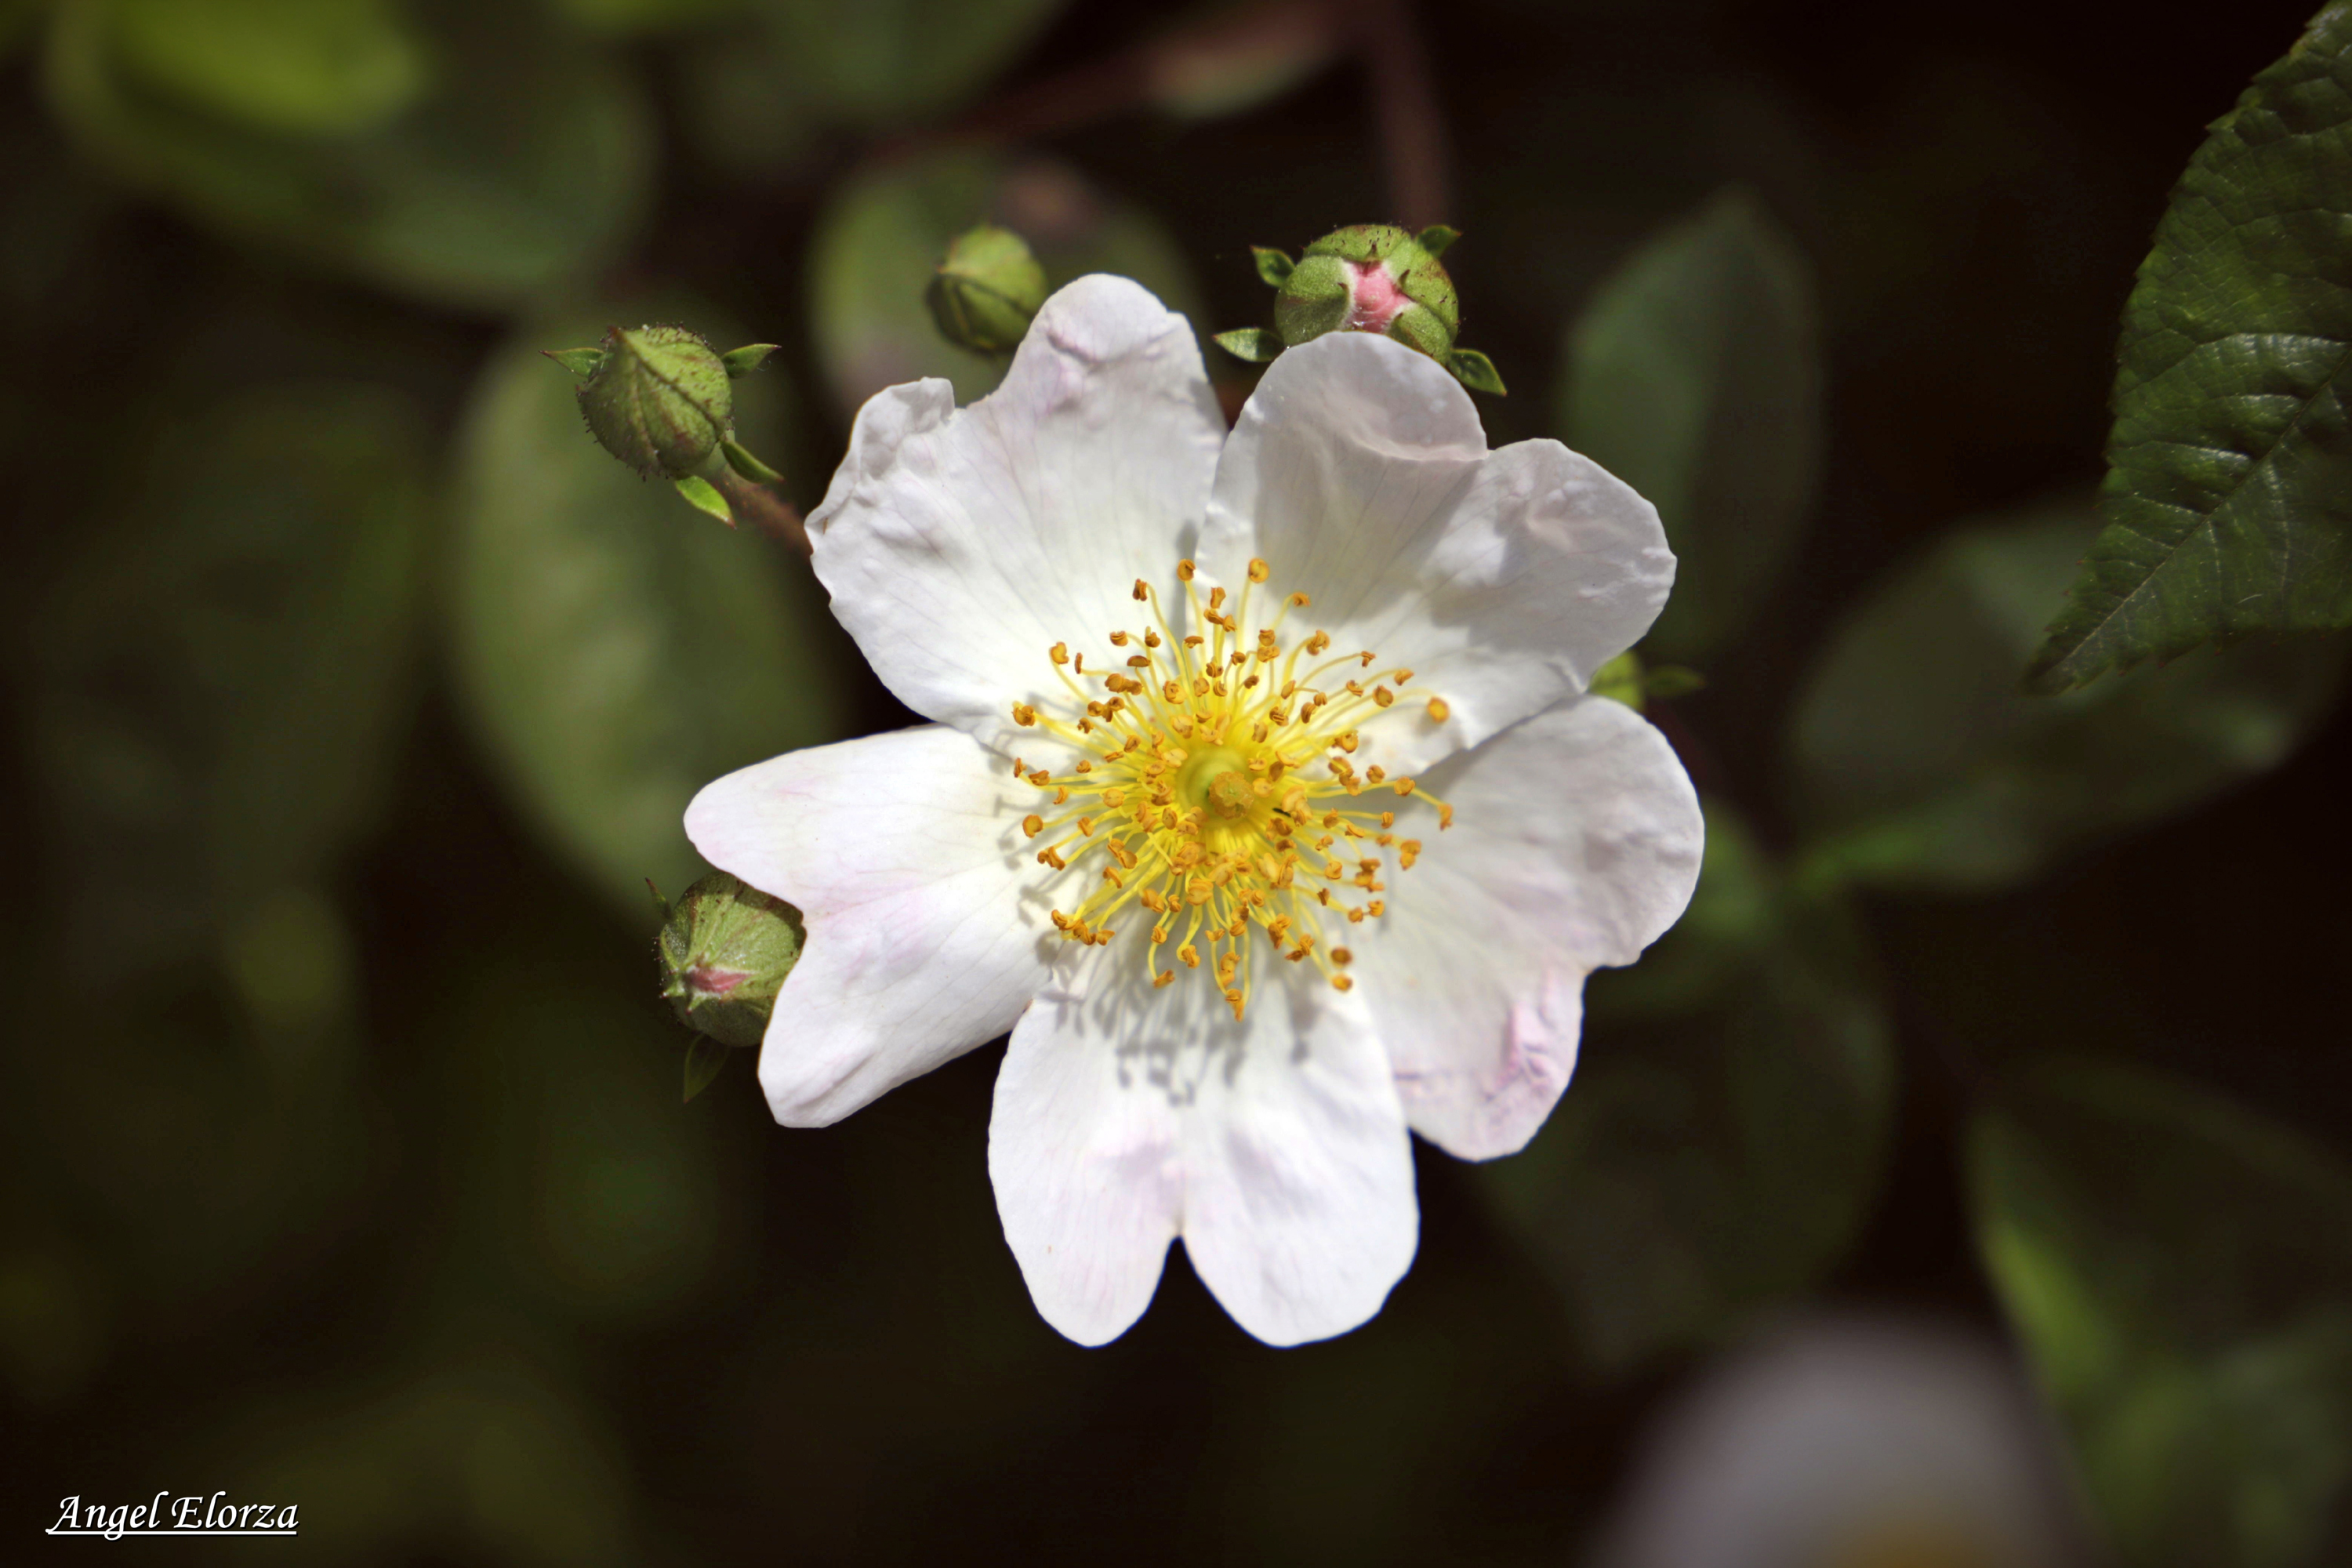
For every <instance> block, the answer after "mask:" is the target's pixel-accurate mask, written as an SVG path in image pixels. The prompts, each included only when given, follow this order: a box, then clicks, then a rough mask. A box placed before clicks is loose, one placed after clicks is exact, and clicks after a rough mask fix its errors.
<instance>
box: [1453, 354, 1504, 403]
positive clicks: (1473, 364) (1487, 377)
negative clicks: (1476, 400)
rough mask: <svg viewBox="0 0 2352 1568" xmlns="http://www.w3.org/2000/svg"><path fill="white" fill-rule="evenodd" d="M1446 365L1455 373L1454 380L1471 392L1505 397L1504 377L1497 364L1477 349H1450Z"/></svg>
mask: <svg viewBox="0 0 2352 1568" xmlns="http://www.w3.org/2000/svg"><path fill="white" fill-rule="evenodd" d="M1444 364H1445V368H1446V369H1447V370H1449V371H1451V372H1453V373H1454V380H1456V381H1458V382H1460V383H1461V384H1463V385H1465V386H1466V387H1468V388H1469V389H1470V390H1471V391H1473V392H1486V393H1492V394H1493V395H1496V397H1501V396H1503V395H1504V392H1503V377H1502V375H1501V374H1500V373H1499V372H1497V371H1496V369H1495V362H1494V361H1493V360H1490V359H1488V358H1487V357H1486V355H1485V354H1482V353H1479V352H1478V351H1477V350H1476V349H1449V350H1447V351H1446V354H1445V360H1444Z"/></svg>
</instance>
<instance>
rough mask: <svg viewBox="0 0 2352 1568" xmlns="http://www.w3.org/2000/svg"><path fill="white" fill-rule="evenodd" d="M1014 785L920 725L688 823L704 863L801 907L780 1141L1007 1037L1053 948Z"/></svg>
mask: <svg viewBox="0 0 2352 1568" xmlns="http://www.w3.org/2000/svg"><path fill="white" fill-rule="evenodd" d="M1010 783H1011V780H1010V776H1009V773H1008V770H1007V769H1006V768H1005V767H1004V766H1003V765H1001V764H999V763H997V761H996V759H995V758H994V757H992V755H991V754H990V753H989V752H986V751H984V750H982V748H981V747H980V746H979V745H977V744H975V743H974V742H973V741H972V740H971V737H970V736H968V735H965V734H963V733H961V731H955V730H949V729H945V728H942V727H940V726H938V725H931V724H927V725H924V726H922V727H920V728H919V729H913V730H901V731H898V732H896V733H895V734H888V735H876V736H872V737H870V738H868V739H866V740H863V741H849V742H844V743H842V744H840V745H837V746H817V747H814V748H812V749H810V750H808V751H804V752H787V753H786V754H785V755H783V756H781V757H777V758H775V759H773V760H772V761H770V762H765V763H759V764H758V765H757V766H754V767H749V768H745V769H743V770H742V771H740V773H730V774H728V775H727V776H726V777H725V778H722V779H719V781H717V782H716V783H714V784H709V785H706V786H705V787H704V789H703V790H702V793H700V794H699V795H696V796H695V797H694V803H693V804H692V805H689V806H688V807H687V811H686V832H687V837H689V838H691V839H692V840H693V841H694V847H695V848H697V849H698V850H699V851H701V853H702V857H703V858H704V859H706V860H708V861H709V862H710V863H711V864H712V865H714V866H716V867H718V868H719V869H721V870H723V871H731V872H733V873H734V874H735V875H736V876H738V877H740V878H742V879H744V880H745V881H747V882H749V883H751V885H752V886H753V887H755V888H758V889H761V890H762V891H763V892H768V893H772V894H774V895H775V896H776V897H777V898H780V899H782V900H786V901H788V902H790V903H792V904H793V905H795V906H796V907H797V908H798V909H799V910H800V911H801V913H802V916H803V919H804V920H805V921H806V923H807V929H808V945H807V947H806V949H805V950H803V952H802V954H801V961H800V963H798V964H797V965H796V966H795V967H794V968H793V973H792V975H791V977H790V978H789V979H787V980H786V981H785V982H784V987H783V990H782V993H781V994H779V995H778V996H777V998H776V1010H775V1015H774V1016H773V1017H772V1018H771V1019H770V1020H769V1023H768V1036H767V1039H766V1041H765V1042H764V1043H763V1044H762V1045H761V1049H760V1086H761V1088H762V1089H765V1090H766V1091H767V1095H768V1106H769V1109H770V1110H772V1111H773V1112H774V1113H775V1117H776V1120H777V1121H781V1122H782V1123H783V1124H784V1125H785V1126H787V1127H822V1126H824V1125H826V1124H828V1123H830V1122H834V1121H840V1120H841V1119H842V1118H843V1117H845V1116H846V1115H848V1114H849V1113H850V1112H851V1111H853V1110H856V1109H857V1108H858V1107H860V1106H862V1105H865V1104H866V1102H867V1101H869V1100H873V1099H874V1098H875V1097H877V1095H880V1094H882V1093H884V1092H885V1091H886V1090H888V1089H894V1088H896V1087H897V1086H898V1085H899V1084H902V1083H904V1082H906V1081H907V1080H908V1079H910V1078H916V1077H919V1076H920V1075H921V1074H923V1073H927V1072H929V1071H930V1070H931V1069H932V1068H935V1067H938V1066H939V1065H940V1063H942V1062H944V1061H947V1060H949V1059H950V1058H953V1057H956V1056H959V1055H961V1054H962V1053H963V1052H965V1051H968V1050H970V1049H971V1047H974V1046H976V1045H979V1044H980V1043H981V1042H982V1041H983V1040H988V1039H992V1038H994V1037H996V1036H998V1035H1001V1034H1003V1033H1004V1031H1005V1030H1007V1029H1009V1028H1011V1027H1012V1026H1013V1020H1014V1019H1015V1018H1017V1017H1019V1016H1020V1015H1021V1010H1022V1009H1023V1008H1024V1007H1025V1006H1027V1005H1028V1004H1029V999H1030V998H1031V997H1032V996H1034V995H1035V994H1037V991H1038V989H1039V988H1040V987H1041V986H1042V985H1043V984H1045V979H1046V975H1047V969H1046V960H1047V958H1048V957H1049V956H1050V953H1049V951H1048V948H1047V945H1046V942H1045V938H1047V937H1053V938H1054V941H1055V943H1056V944H1058V943H1059V941H1060V939H1059V938H1058V937H1055V934H1054V932H1053V931H1052V930H1051V929H1050V928H1049V926H1048V924H1047V920H1046V914H1047V911H1046V909H1045V905H1044V903H1042V902H1041V901H1039V900H1037V899H1036V898H1034V897H1032V896H1024V881H1026V880H1028V879H1026V878H1024V869H1025V870H1028V871H1034V870H1035V869H1036V868H1035V867H1034V865H1033V864H1030V863H1028V861H1027V860H1026V858H1025V857H1024V855H1023V854H1022V852H1021V850H1020V848H1019V847H1018V846H1019V842H1020V839H1019V833H1018V828H1017V822H1018V818H1019V816H1020V812H1019V811H1018V810H1016V809H1015V808H1014V807H1015V803H1014V800H1013V795H1012V793H1011V791H1010V790H1009V789H1008V787H1007V786H1008V785H1009V784H1010Z"/></svg>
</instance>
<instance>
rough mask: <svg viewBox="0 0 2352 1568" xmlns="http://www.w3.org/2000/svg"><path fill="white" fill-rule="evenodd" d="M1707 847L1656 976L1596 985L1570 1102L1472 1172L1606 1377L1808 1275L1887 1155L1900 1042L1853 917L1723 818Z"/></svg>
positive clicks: (1707, 1335)
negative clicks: (1622, 990) (1530, 1138)
mask: <svg viewBox="0 0 2352 1568" xmlns="http://www.w3.org/2000/svg"><path fill="white" fill-rule="evenodd" d="M1707 837H1708V843H1707V864H1706V869H1705V871H1704V872H1703V874H1702V877H1701V880H1700V892H1699V896H1698V900H1697V901H1696V902H1695V903H1694V905H1693V907H1692V913H1691V915H1690V916H1686V917H1685V921H1684V926H1685V927H1687V928H1689V929H1687V930H1681V929H1678V930H1677V931H1676V932H1675V933H1674V934H1673V935H1670V936H1668V937H1667V938H1665V939H1664V941H1662V942H1660V943H1659V945H1658V950H1657V952H1656V955H1655V962H1657V963H1659V965H1660V970H1659V972H1658V973H1655V974H1648V975H1645V974H1644V973H1643V972H1644V971H1646V970H1648V968H1649V966H1650V964H1651V963H1653V962H1654V960H1653V959H1651V958H1644V959H1643V963H1642V964H1641V965H1640V966H1638V967H1637V968H1636V969H1635V970H1633V971H1632V972H1630V973H1625V974H1622V975H1620V974H1617V973H1611V972H1606V971H1604V972H1603V973H1601V974H1599V975H1596V976H1595V977H1594V979H1593V981H1592V983H1591V992H1592V998H1591V1007H1592V1012H1593V1015H1594V1018H1595V1023H1596V1026H1595V1027H1593V1028H1591V1029H1589V1030H1588V1031H1587V1032H1586V1037H1585V1041H1584V1047H1583V1054H1582V1059H1581V1060H1580V1062H1579V1064H1578V1066H1577V1069H1576V1082H1575V1086H1574V1088H1573V1089H1571V1090H1570V1093H1569V1094H1567V1095H1566V1096H1565V1097H1564V1098H1563V1099H1562V1100H1561V1101H1560V1104H1559V1109H1558V1110H1555V1111H1554V1112H1553V1113H1552V1117H1551V1120H1550V1121H1549V1122H1548V1123H1546V1124H1545V1126H1544V1128H1543V1130H1542V1131H1539V1132H1538V1133H1537V1135H1536V1138H1535V1141H1534V1142H1532V1143H1530V1144H1529V1145H1528V1148H1527V1150H1526V1152H1523V1153H1521V1154H1519V1155H1517V1156H1516V1157H1514V1158H1512V1159H1509V1160H1501V1161H1497V1162H1496V1163H1494V1164H1492V1165H1487V1166H1482V1167H1480V1169H1479V1175H1480V1178H1481V1180H1482V1181H1483V1182H1484V1183H1485V1184H1486V1189H1487V1191H1488V1193H1489V1194H1490V1195H1491V1196H1492V1197H1493V1199H1494V1200H1495V1203H1496V1207H1497V1210H1498V1212H1499V1213H1500V1214H1501V1215H1503V1216H1504V1217H1505V1219H1506V1220H1507V1222H1508V1223H1509V1224H1510V1225H1511V1226H1512V1227H1513V1228H1514V1229H1515V1230H1517V1233H1518V1234H1519V1236H1520V1237H1521V1238H1522V1239H1523V1240H1524V1242H1525V1243H1526V1245H1527V1247H1528V1251H1529V1253H1530V1254H1531V1255H1532V1256H1533V1257H1534V1258H1535V1259H1536V1260H1537V1262H1538V1264H1540V1265H1541V1266H1542V1267H1543V1268H1544V1269H1545V1271H1546V1272H1547V1273H1549V1275H1550V1276H1551V1278H1552V1279H1553V1280H1554V1281H1555V1283H1556V1284H1558V1286H1559V1289H1560V1291H1561V1293H1562V1296H1563V1298H1564V1300H1566V1302H1567V1305H1568V1308H1569V1311H1570V1317H1571V1319H1572V1321H1574V1324H1575V1326H1576V1331H1577V1338H1578V1340H1579V1342H1580V1344H1581V1346H1582V1348H1583V1351H1584V1352H1585V1354H1586V1355H1587V1357H1588V1358H1589V1359H1590V1360H1591V1362H1592V1363H1594V1364H1595V1365H1596V1366H1597V1367H1599V1368H1601V1369H1602V1370H1605V1371H1616V1370H1621V1369H1624V1368H1627V1367H1630V1366H1632V1365H1634V1364H1636V1363H1639V1362H1641V1361H1642V1360H1643V1359H1645V1358H1647V1357H1649V1356H1651V1355H1653V1354H1654V1353H1656V1352H1661V1351H1664V1350H1668V1349H1672V1348H1675V1347H1678V1346H1685V1345H1688V1344H1692V1343H1696V1342H1705V1341H1708V1340H1711V1339H1714V1338H1717V1337H1718V1336H1720V1335H1722V1334H1723V1333H1725V1332H1727V1331H1729V1330H1731V1329H1732V1328H1734V1327H1735V1326H1737V1324H1738V1323H1739V1322H1740V1321H1743V1319H1744V1318H1745V1317H1746V1316H1747V1315H1748V1314H1749V1313H1751V1312H1752V1311H1754V1310H1756V1309H1758V1308H1759V1307H1762V1306H1764V1305H1766V1304H1768V1303H1769V1302H1770V1301H1772V1300H1776V1299H1779V1298H1780V1297H1783V1296H1786V1295H1788V1294H1790V1293H1792V1292H1794V1291H1797V1290H1800V1289H1803V1288H1804V1287H1805V1286H1807V1285H1808V1284H1810V1283H1811V1281H1812V1280H1813V1279H1816V1278H1818V1277H1819V1275H1820V1274H1821V1272H1822V1270H1823V1269H1824V1268H1827V1267H1829V1265H1830V1264H1832V1262H1834V1261H1835V1259H1836V1258H1837V1257H1838V1255H1839V1253H1840V1252H1841V1251H1842V1250H1843V1248H1844V1247H1845V1246H1846V1244H1847V1243H1848V1242H1849V1241H1850V1240H1851V1239H1852V1237H1853V1234H1854V1232H1855V1230H1856V1228H1857V1227H1858V1226H1860V1224H1861V1222H1862V1220H1863V1218H1864V1215H1866V1214H1867V1213H1868V1210H1869V1205H1870V1203H1871V1201H1872V1199H1873V1197H1874V1194H1875V1193H1876V1190H1877V1185H1878V1176H1879V1172H1880V1168H1881V1165H1882V1163H1883V1160H1884V1155H1885V1143H1886V1135H1887V1121H1888V1117H1889V1115H1890V1113H1891V1110H1892V1106H1893V1102H1894V1079H1895V1063H1894V1057H1893V1051H1892V1043H1891V1040H1890V1037H1889V1034H1888V1029H1887V1025H1886V1020H1885V1016H1884V1014H1883V1012H1882V1010H1881V1008H1880V1006H1879V1005H1878V1003H1877V1001H1876V999H1875V996H1874V992H1873V988H1872V985H1871V984H1870V982H1869V980H1868V978H1867V975H1866V973H1865V968H1866V965H1865V963H1864V960H1863V958H1862V957H1861V955H1860V954H1859V952H1857V950H1856V938H1855V935H1854V933H1853V931H1852V930H1851V928H1850V924H1849V921H1848V918H1847V916H1846V914H1845V911H1844V910H1842V909H1841V908H1839V907H1837V906H1836V905H1834V904H1832V903H1824V902H1822V901H1819V900H1816V899H1813V898H1809V897H1805V896H1801V895H1800V894H1799V893H1797V892H1796V891H1794V890H1792V889H1789V888H1787V887H1785V886H1784V885H1783V884H1781V882H1780V879H1779V878H1778V877H1777V875H1776V874H1775V873H1774V871H1773V868H1771V866H1770V864H1769V861H1768V860H1766V859H1765V858H1764V857H1763V855H1762V854H1761V852H1760V851H1759V850H1758V849H1757V848H1756V847H1755V846H1754V845H1753V843H1752V841H1751V840H1749V839H1748V836H1747V835H1746V834H1745V833H1744V832H1743V831H1741V830H1740V829H1739V827H1738V825H1737V824H1736V823H1735V822H1734V821H1733V820H1732V819H1731V818H1730V816H1728V814H1727V812H1725V811H1724V810H1723V809H1722V808H1721V807H1720V806H1716V807H1712V808H1710V810H1709V812H1708V816H1707ZM1619 985H1624V986H1627V987H1629V988H1630V990H1629V994H1628V996H1627V997H1626V998H1625V1000H1624V1002H1623V1003H1622V1005H1621V1004H1620V1003H1619V1001H1618V1000H1617V999H1616V998H1614V997H1613V996H1612V990H1613V989H1614V988H1615V987H1617V986H1619ZM1691 1003H1696V1004H1697V1005H1696V1008H1695V1009H1694V1008H1693V1007H1692V1006H1691V1005H1690V1004H1691Z"/></svg>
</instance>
